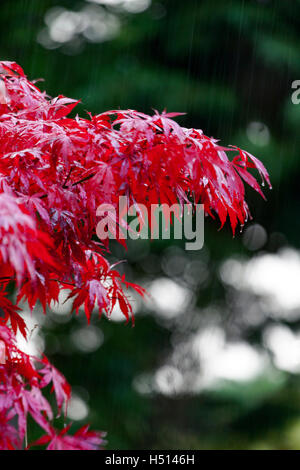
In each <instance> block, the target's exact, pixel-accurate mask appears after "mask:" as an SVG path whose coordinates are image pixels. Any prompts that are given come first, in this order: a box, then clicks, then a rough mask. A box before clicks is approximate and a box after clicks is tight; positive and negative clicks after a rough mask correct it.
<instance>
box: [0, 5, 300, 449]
mask: <svg viewBox="0 0 300 470" xmlns="http://www.w3.org/2000/svg"><path fill="white" fill-rule="evenodd" d="M86 5H93V6H94V7H97V5H96V4H95V3H93V4H92V3H90V4H89V3H88V2H85V1H83V0H82V1H71V0H70V1H67V0H57V1H51V0H14V2H12V1H11V0H2V2H1V5H0V35H1V41H0V54H1V58H2V59H5V60H15V61H17V62H18V63H20V64H21V65H22V66H23V67H24V69H25V71H26V72H27V74H28V75H29V77H31V78H39V77H43V78H44V79H45V85H44V83H41V84H40V86H41V87H44V86H45V89H46V90H47V92H48V93H49V94H50V95H52V96H56V95H57V94H59V93H62V94H65V95H67V96H71V97H74V98H80V99H81V100H82V103H81V104H80V105H79V108H78V112H79V113H80V114H81V115H83V114H84V113H85V110H86V109H88V110H90V111H91V112H92V113H97V112H98V113H99V112H101V111H104V110H107V109H115V108H132V109H138V110H141V111H145V112H148V113H149V112H151V110H152V109H153V108H154V109H158V110H159V111H162V110H163V109H164V108H166V109H167V110H168V111H178V112H186V113H187V114H186V115H185V116H181V117H180V118H178V121H179V122H180V124H182V125H184V126H191V127H197V128H201V129H203V130H204V132H205V133H206V134H208V135H212V136H214V137H218V138H220V139H221V141H222V143H223V144H224V145H227V144H231V143H232V144H236V145H238V146H240V147H242V148H245V149H247V150H249V151H250V152H251V153H253V154H255V155H256V156H257V157H258V158H260V159H261V160H262V161H263V162H264V164H265V165H266V166H267V168H268V169H269V171H270V175H271V180H272V184H273V188H274V189H273V190H272V192H270V191H267V190H266V195H267V199H268V201H267V202H263V201H262V200H261V199H260V198H259V196H257V195H255V194H253V193H252V192H250V191H249V195H248V198H249V205H250V208H251V211H252V213H253V215H254V219H255V222H256V223H259V224H261V225H262V226H263V227H264V228H265V230H266V232H267V234H268V241H267V242H266V244H265V245H264V247H263V248H262V249H263V250H264V252H269V253H276V252H277V251H278V250H279V249H280V248H282V247H283V246H290V247H294V248H296V249H299V244H300V242H299V229H300V218H299V202H300V196H299V176H300V163H299V144H300V133H299V127H300V105H298V106H297V105H293V104H292V102H291V93H292V90H291V83H292V81H293V80H297V79H300V1H298V0H285V1H282V0H277V1H276V0H265V1H263V0H260V1H258V0H257V1H255V0H245V1H242V0H224V1H223V0H219V1H214V2H212V1H211V0H186V1H182V0H159V1H157V0H153V1H152V3H151V5H150V6H149V8H148V9H146V10H145V11H143V12H141V13H135V14H133V13H124V12H117V13H115V14H116V15H117V16H118V17H119V20H120V23H121V28H120V31H119V33H118V35H117V36H116V37H115V38H113V39H111V40H108V41H105V42H95V43H91V42H89V41H86V40H84V39H81V40H80V41H79V43H80V44H79V43H78V44H77V45H76V44H75V43H74V44H61V45H60V46H59V47H57V48H52V49H49V48H47V47H45V46H43V45H42V44H41V43H40V42H39V41H38V39H37V38H38V37H40V36H39V35H40V34H41V33H40V32H41V31H42V30H44V29H45V28H46V24H45V19H44V18H45V14H47V12H49V10H50V9H51V8H53V7H57V6H60V7H64V8H66V9H68V10H71V11H81V9H82V8H84V7H86ZM103 8H106V9H108V11H109V6H103ZM253 121H254V122H262V123H264V125H266V126H267V128H268V129H269V132H270V138H269V141H268V143H267V145H264V146H260V145H258V144H257V143H255V141H253V139H252V141H251V139H250V140H249V136H248V135H247V132H246V129H247V126H248V125H249V123H250V122H253ZM217 229H218V222H217V221H210V222H207V223H206V226H205V249H206V251H205V252H200V253H198V254H195V255H194V256H195V257H196V258H197V259H199V260H202V259H203V257H205V256H206V255H205V253H206V254H207V252H209V261H208V263H207V269H208V272H209V276H208V281H207V282H205V283H204V284H203V285H199V286H197V287H196V289H195V294H196V307H197V312H198V313H197V315H198V318H197V325H198V327H197V328H199V325H200V328H201V327H204V326H205V324H206V322H207V321H209V320H207V318H206V316H204V315H203V317H201V315H202V313H201V312H203V311H204V309H205V308H207V307H210V306H212V305H215V304H217V305H218V306H219V308H220V311H221V312H223V315H221V318H220V319H219V324H221V325H222V328H223V329H224V331H225V332H226V335H227V337H229V338H231V339H232V340H234V341H235V340H241V339H242V340H243V341H246V342H247V343H248V344H249V345H253V346H255V347H258V348H261V349H265V345H264V342H263V335H262V332H263V329H264V328H265V327H266V325H269V324H278V323H280V324H285V325H288V326H289V327H290V328H291V330H293V331H294V332H297V331H298V328H299V327H300V312H299V315H298V316H296V317H295V318H293V320H291V319H289V318H285V319H282V318H280V319H278V318H277V319H274V318H273V317H272V315H269V316H268V315H266V317H265V318H264V320H263V321H262V322H260V323H259V324H256V325H255V324H252V323H251V322H247V321H244V320H243V319H244V318H247V315H252V313H250V308H249V303H245V304H243V303H240V304H239V305H238V306H236V305H235V306H234V307H233V305H232V304H231V303H230V292H228V289H227V287H226V286H224V285H223V284H222V282H221V281H220V277H219V275H218V269H219V266H220V263H221V262H222V261H224V260H226V259H227V258H229V257H231V256H237V255H238V256H243V257H244V258H245V259H247V258H251V257H252V256H255V255H257V254H258V253H257V252H254V253H253V252H252V251H249V250H248V249H247V247H245V245H244V244H243V238H242V234H239V233H238V234H237V235H236V237H235V239H233V238H232V235H231V233H230V229H229V227H226V228H224V229H223V230H222V231H221V232H218V230H217ZM274 233H275V234H277V235H278V234H280V236H277V237H274V236H272V234H274ZM274 240H275V241H274ZM174 243H175V242H173V245H174ZM168 244H169V245H170V244H172V243H171V242H166V241H164V242H155V243H146V244H144V245H143V244H140V243H139V242H136V244H135V245H134V246H130V247H129V251H128V253H126V252H124V251H122V250H118V249H117V248H116V247H114V246H113V247H112V251H113V256H115V257H120V256H121V257H123V258H127V260H128V263H127V265H126V266H125V267H124V268H123V269H125V271H126V272H127V274H128V276H129V278H131V280H136V281H143V282H144V281H145V280H146V281H147V280H148V281H149V279H150V280H151V279H155V278H156V277H160V276H162V275H165V274H163V271H162V269H163V268H162V266H161V264H160V261H161V260H162V259H163V257H164V253H165V250H166V249H167V248H168ZM177 244H178V242H177ZM179 245H180V244H179ZM182 246H183V245H180V246H179V247H180V248H182ZM149 254H150V255H154V256H155V257H153V258H152V260H153V259H154V260H156V265H155V268H154V269H152V272H151V273H150V274H149V270H148V271H147V269H146V270H145V259H146V258H147V257H148V258H147V259H149ZM171 277H172V275H171ZM299 282H300V279H299ZM248 309H249V313H248ZM251 312H252V310H251ZM83 317H84V315H83V313H82V315H81V317H80V318H76V319H75V318H72V319H71V317H69V316H64V317H63V316H58V315H56V314H54V313H53V314H51V313H50V312H49V316H48V317H47V320H46V323H45V325H44V333H45V342H46V350H45V351H46V353H47V354H49V355H50V357H51V358H52V360H53V361H54V363H55V364H56V365H57V366H58V367H59V368H60V369H61V370H62V372H63V373H64V374H65V375H66V377H67V378H68V380H69V381H70V383H71V384H72V385H74V386H75V391H76V390H77V393H78V394H79V395H80V396H81V397H82V398H83V399H85V401H86V402H87V403H88V407H89V410H90V411H89V416H88V418H87V419H88V421H89V422H90V423H91V425H92V427H93V428H96V429H104V430H106V431H107V432H108V448H111V449H139V448H145V449H148V448H155V449H166V448H169V449H171V448H174V449H176V448H178V449H224V448H226V449H227V448H233V449H239V448H250V449H269V448H274V449H282V448H283V449H299V448H300V380H299V375H298V374H296V373H289V372H287V371H283V370H278V369H276V367H275V365H273V366H271V368H270V371H269V373H266V374H264V375H261V376H260V377H258V378H256V379H255V380H251V381H246V382H245V381H243V382H239V381H223V382H222V383H221V384H219V386H218V387H217V388H211V389H209V388H208V389H205V390H202V391H199V392H198V393H194V394H188V393H183V394H180V393H179V394H175V395H172V396H168V395H164V394H162V393H152V394H140V393H138V392H137V390H136V389H135V388H134V387H133V382H134V380H135V378H136V377H137V376H138V375H140V374H145V373H149V374H152V373H153V372H154V371H155V370H156V369H157V368H159V367H160V366H161V365H162V364H163V363H164V362H165V361H166V360H167V358H168V356H169V354H170V351H171V349H172V345H174V335H175V337H177V336H178V335H179V336H180V335H181V336H180V339H181V340H182V338H184V337H186V338H188V336H189V334H191V333H192V332H193V325H192V323H189V322H190V317H189V316H188V315H187V316H186V317H185V312H182V316H181V317H180V320H178V321H177V323H176V325H175V326H174V324H172V325H170V324H168V323H166V322H164V321H160V320H159V318H158V316H157V315H155V312H153V315H149V313H146V312H145V309H144V308H143V307H141V313H140V314H139V315H137V318H136V326H135V328H131V327H130V326H129V325H127V326H126V325H124V324H123V323H117V322H113V321H111V322H108V321H107V320H106V319H102V320H101V321H100V322H99V321H98V320H96V319H95V320H94V326H95V327H96V328H100V329H101V330H102V332H103V334H104V342H103V344H102V345H101V347H99V349H97V351H95V352H92V353H83V352H82V351H80V350H79V349H78V348H76V345H75V346H74V344H73V343H72V341H71V334H72V332H73V331H75V330H76V329H78V328H81V327H82V326H83V324H84V321H85V320H84V318H83ZM185 318H186V320H185ZM176 335H177V336H176ZM266 353H267V354H268V351H266ZM270 360H271V362H272V357H271V356H270ZM77 425H78V426H79V425H80V422H75V423H74V427H76V426H77ZM31 432H32V433H33V434H34V433H35V432H36V431H35V430H34V429H33V430H32V431H31Z"/></svg>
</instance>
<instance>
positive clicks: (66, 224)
mask: <svg viewBox="0 0 300 470" xmlns="http://www.w3.org/2000/svg"><path fill="white" fill-rule="evenodd" d="M76 104H77V102H76V101H75V100H73V99H69V98H66V97H64V96H58V97H57V98H54V99H51V98H50V97H48V96H47V95H46V93H44V92H41V91H40V90H39V89H38V88H37V87H36V86H35V85H34V84H33V83H32V82H31V81H29V80H28V79H27V77H26V76H25V74H24V72H23V70H22V68H21V67H20V66H19V65H17V64H16V63H12V62H0V281H1V285H2V290H1V291H0V309H1V311H3V315H2V316H1V317H0V346H1V345H2V349H1V348H0V447H1V448H8V449H15V448H21V447H22V445H24V442H23V441H24V435H25V432H26V420H27V416H28V415H31V416H32V418H33V419H34V420H35V421H36V422H37V423H38V424H39V425H40V427H41V428H42V429H43V430H44V431H45V433H46V434H45V436H43V437H42V438H41V439H39V440H38V441H37V442H36V444H41V445H47V446H48V447H47V448H48V449H84V448H86V449H94V448H98V447H99V445H101V442H102V437H101V434H99V433H95V432H91V431H88V428H87V427H85V428H82V429H81V430H79V431H78V432H77V433H76V434H75V435H74V436H69V435H68V434H67V432H68V428H65V429H64V430H63V431H61V432H59V431H58V432H57V431H55V429H54V428H53V424H52V419H53V412H52V410H51V407H50V405H49V403H48V401H47V400H46V399H45V398H44V396H43V395H42V392H41V390H42V389H43V388H44V387H46V386H47V385H49V384H52V388H53V391H54V393H55V396H56V400H57V405H58V409H59V411H60V410H61V408H62V406H63V403H64V402H65V401H67V400H68V398H69V396H70V388H69V385H68V384H67V382H66V380H65V378H64V377H63V376H62V375H61V374H60V373H59V372H58V371H57V370H56V369H55V368H54V367H53V366H52V365H51V364H50V363H49V362H48V360H47V359H46V358H43V359H39V360H34V359H33V358H31V357H29V356H27V355H26V354H24V353H22V352H21V351H20V350H19V349H18V348H17V347H16V344H15V340H14V335H15V334H16V333H17V330H20V331H21V333H22V334H23V335H24V336H26V325H25V323H24V321H23V319H22V317H21V316H20V310H19V308H18V307H17V306H15V305H13V304H12V303H11V302H10V300H9V299H8V298H7V297H6V295H5V287H6V285H7V284H8V282H11V281H14V282H15V283H16V285H17V287H18V300H20V299H21V298H25V299H26V300H27V301H28V304H29V306H30V308H31V309H32V308H33V307H34V306H35V304H36V302H37V301H39V302H40V303H41V304H42V305H43V308H44V310H46V307H47V306H49V305H50V303H51V302H53V301H57V300H58V296H59V293H60V291H61V289H65V288H68V289H69V290H70V294H69V298H72V299H73V309H74V310H75V311H76V313H78V311H79V309H81V308H83V309H84V311H85V314H86V316H87V319H88V321H90V318H91V314H92V312H93V311H94V309H95V308H97V309H98V312H99V315H101V313H102V312H106V315H107V316H110V314H111V312H112V310H113V308H114V306H115V304H116V302H118V303H119V306H120V309H121V311H122V313H123V314H124V316H125V318H126V320H127V321H128V320H129V318H130V316H131V317H132V309H131V306H130V303H129V301H128V299H127V297H126V295H125V294H124V289H125V288H128V287H131V288H133V289H135V290H136V291H137V292H138V293H139V294H141V295H143V294H144V291H143V289H142V288H141V287H139V286H136V285H134V284H129V283H128V282H126V281H125V279H124V277H121V276H120V274H119V273H118V272H117V271H116V270H115V269H114V268H113V267H112V266H110V265H109V263H108V261H107V260H106V258H105V253H107V250H108V246H107V243H106V241H104V240H99V239H97V238H96V236H95V228H96V225H97V208H98V206H99V205H100V204H103V203H107V204H112V205H113V206H115V207H116V208H117V207H118V201H119V197H120V196H127V198H128V201H129V203H133V204H135V203H142V204H144V205H146V206H150V205H151V204H158V203H168V204H170V205H171V204H173V203H178V202H179V203H180V204H184V203H185V202H188V201H189V202H191V203H195V204H196V203H203V204H204V208H205V212H206V213H207V214H210V215H211V216H213V217H214V216H215V214H216V215H217V216H218V217H219V219H220V221H221V225H222V226H223V225H224V223H225V221H226V220H227V218H229V220H230V223H231V226H232V230H233V232H234V231H235V228H236V225H237V224H238V223H240V224H244V222H245V221H246V220H247V218H248V216H249V209H248V206H247V203H246V201H245V189H244V184H243V180H244V181H245V182H246V183H247V184H248V185H250V186H251V187H252V188H253V189H255V190H256V191H257V192H259V193H260V194H261V195H263V194H262V192H261V189H260V186H259V184H258V183H257V181H256V179H255V178H254V176H253V175H252V174H251V173H250V172H249V171H248V170H249V169H257V170H258V172H259V174H260V175H261V177H262V179H263V181H264V180H266V182H267V183H268V184H269V185H270V181H269V176H268V173H267V171H266V169H265V168H264V166H263V165H262V163H261V162H260V161H259V160H257V159H256V158H255V157H253V156H252V155H250V154H249V153H247V152H245V151H243V150H241V149H239V148H236V147H230V148H224V147H221V146H220V145H219V144H218V142H217V141H216V140H215V139H212V138H209V137H207V136H205V135H204V134H203V132H202V131H201V130H198V129H185V128H182V127H180V126H179V125H178V124H177V123H176V122H175V121H174V120H173V117H175V116H176V114H175V113H173V114H170V113H169V114H167V113H165V112H163V113H162V114H159V113H157V112H155V114H154V115H153V116H148V115H146V114H142V113H139V112H137V111H134V110H127V111H121V110H115V111H109V112H105V113H102V114H99V115H96V116H92V115H90V114H89V115H87V118H86V119H83V118H80V117H78V116H76V117H75V118H70V117H68V115H69V113H70V112H71V111H72V110H73V108H74V107H75V106H76ZM227 151H230V152H234V157H233V159H232V161H230V160H229V159H228V157H227V153H226V152H227ZM3 345H4V346H5V351H6V357H5V361H4V362H5V363H4V364H3ZM1 351H2V352H1ZM15 417H17V421H18V425H17V427H16V426H15V425H14V424H12V423H14V419H15Z"/></svg>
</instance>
